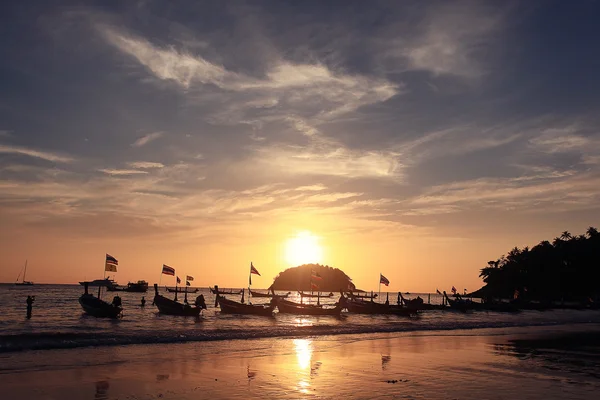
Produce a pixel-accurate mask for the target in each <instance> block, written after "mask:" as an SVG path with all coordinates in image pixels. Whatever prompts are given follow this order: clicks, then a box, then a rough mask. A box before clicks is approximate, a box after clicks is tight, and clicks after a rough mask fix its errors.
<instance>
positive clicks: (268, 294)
mask: <svg viewBox="0 0 600 400" xmlns="http://www.w3.org/2000/svg"><path fill="white" fill-rule="evenodd" d="M248 291H249V292H250V295H252V297H263V298H271V297H279V298H282V299H285V298H287V297H288V296H289V295H290V294H291V292H287V293H286V294H275V293H268V292H267V293H261V292H257V291H254V290H250V288H248Z"/></svg>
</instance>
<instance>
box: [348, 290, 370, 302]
mask: <svg viewBox="0 0 600 400" xmlns="http://www.w3.org/2000/svg"><path fill="white" fill-rule="evenodd" d="M346 294H347V295H348V297H349V298H351V299H369V300H370V299H376V298H377V293H370V294H369V293H364V294H361V293H356V294H355V293H354V292H346Z"/></svg>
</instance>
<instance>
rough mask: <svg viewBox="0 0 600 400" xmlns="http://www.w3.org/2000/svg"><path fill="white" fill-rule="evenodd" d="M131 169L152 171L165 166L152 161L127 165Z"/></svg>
mask: <svg viewBox="0 0 600 400" xmlns="http://www.w3.org/2000/svg"><path fill="white" fill-rule="evenodd" d="M127 165H129V166H130V167H131V168H136V169H152V168H163V167H164V164H161V163H159V162H151V161H134V162H130V163H127Z"/></svg>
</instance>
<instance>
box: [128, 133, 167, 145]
mask: <svg viewBox="0 0 600 400" xmlns="http://www.w3.org/2000/svg"><path fill="white" fill-rule="evenodd" d="M163 135H164V132H152V133H148V134H147V135H144V136H142V137H140V138H138V139H137V140H136V141H135V142H133V143H132V144H131V146H132V147H142V146H145V145H147V144H148V143H150V142H152V141H154V140H156V139H158V138H160V137H162V136H163Z"/></svg>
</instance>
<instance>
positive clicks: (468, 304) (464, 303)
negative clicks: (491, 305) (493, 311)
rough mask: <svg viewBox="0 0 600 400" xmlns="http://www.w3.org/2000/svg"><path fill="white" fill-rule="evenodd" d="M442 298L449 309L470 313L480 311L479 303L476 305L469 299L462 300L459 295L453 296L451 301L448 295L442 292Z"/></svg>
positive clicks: (480, 305)
mask: <svg viewBox="0 0 600 400" xmlns="http://www.w3.org/2000/svg"><path fill="white" fill-rule="evenodd" d="M444 297H445V298H446V301H447V302H448V305H449V306H450V308H451V309H453V310H458V311H470V310H479V309H482V304H481V303H476V302H474V301H473V300H469V299H463V298H462V297H461V296H460V295H459V294H455V295H454V297H455V298H454V299H451V298H450V297H448V294H447V293H446V291H445V290H444Z"/></svg>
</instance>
